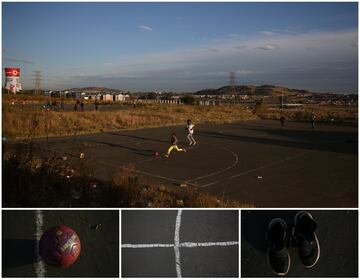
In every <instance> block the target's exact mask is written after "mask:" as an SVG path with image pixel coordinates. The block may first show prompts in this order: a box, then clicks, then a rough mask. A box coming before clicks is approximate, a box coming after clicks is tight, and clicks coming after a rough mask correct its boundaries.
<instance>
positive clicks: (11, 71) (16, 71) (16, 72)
mask: <svg viewBox="0 0 360 280" xmlns="http://www.w3.org/2000/svg"><path fill="white" fill-rule="evenodd" d="M5 75H6V77H20V68H5Z"/></svg>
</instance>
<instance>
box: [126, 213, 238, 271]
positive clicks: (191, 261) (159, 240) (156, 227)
mask: <svg viewBox="0 0 360 280" xmlns="http://www.w3.org/2000/svg"><path fill="white" fill-rule="evenodd" d="M177 216H178V211H176V210H123V211H122V214H121V232H122V241H121V243H122V246H126V245H124V244H127V245H128V246H129V245H132V246H134V245H137V244H145V245H147V246H150V244H155V245H156V244H168V246H169V247H167V248H161V247H159V246H158V247H155V248H128V247H127V248H122V249H121V271H122V277H177V276H178V274H177V269H176V263H177V262H176V254H175V253H174V246H173V244H174V238H175V235H176V234H175V232H176V221H177ZM238 218H239V217H238V211H234V210H216V211H215V210H208V211H201V210H183V211H182V215H181V222H180V224H181V225H179V226H180V229H179V242H180V244H183V243H185V242H195V243H208V242H226V241H235V242H238V238H239V235H238V234H239V230H238ZM171 246H172V247H171ZM238 251H239V246H238V244H237V245H231V246H208V247H199V246H194V247H180V248H179V261H178V263H179V266H180V270H181V275H182V277H238V275H239V274H238V273H239V272H238V269H239V256H238Z"/></svg>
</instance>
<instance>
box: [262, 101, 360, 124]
mask: <svg viewBox="0 0 360 280" xmlns="http://www.w3.org/2000/svg"><path fill="white" fill-rule="evenodd" d="M313 112H314V113H315V115H316V121H318V122H336V123H341V122H352V123H357V122H358V108H357V107H337V106H319V105H306V106H305V107H304V109H297V110H296V109H285V110H283V113H282V114H283V115H284V117H285V119H286V120H291V121H310V120H311V116H312V113H313ZM256 114H257V115H258V117H259V118H261V119H279V118H280V116H281V110H280V109H270V108H268V107H262V108H261V109H259V110H258V111H257V112H256Z"/></svg>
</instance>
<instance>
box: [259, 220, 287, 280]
mask: <svg viewBox="0 0 360 280" xmlns="http://www.w3.org/2000/svg"><path fill="white" fill-rule="evenodd" d="M276 222H281V223H282V224H283V225H284V226H285V228H286V230H287V229H288V228H287V224H286V222H285V220H284V219H281V218H275V219H272V220H271V221H270V223H269V225H268V228H267V231H266V233H265V238H266V240H267V241H269V239H268V236H267V233H268V232H269V229H270V228H271V226H272V225H273V224H275V223H276ZM269 250H270V248H268V249H267V254H266V256H267V261H268V264H269V266H270V267H271V269H272V266H271V263H270V258H269ZM288 260H289V265H288V267H287V269H286V271H285V272H280V273H279V272H276V271H275V270H273V269H272V270H273V271H274V272H275V273H276V275H279V276H284V275H286V274H288V272H289V270H290V264H291V258H290V253H288Z"/></svg>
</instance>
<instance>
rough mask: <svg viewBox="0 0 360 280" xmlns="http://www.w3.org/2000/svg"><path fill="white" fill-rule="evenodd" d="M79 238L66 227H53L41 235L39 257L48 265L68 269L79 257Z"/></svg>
mask: <svg viewBox="0 0 360 280" xmlns="http://www.w3.org/2000/svg"><path fill="white" fill-rule="evenodd" d="M80 251H81V243H80V239H79V236H78V235H77V234H76V232H75V231H74V230H72V229H71V228H69V227H67V226H63V225H60V226H55V227H52V228H50V229H48V230H47V231H45V232H44V233H43V235H42V236H41V238H40V242H39V254H40V257H41V258H42V259H43V261H44V262H46V263H47V264H49V265H53V266H57V267H68V266H70V265H72V264H73V263H74V262H75V261H76V260H77V258H78V257H79V255H80Z"/></svg>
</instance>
